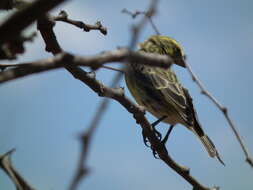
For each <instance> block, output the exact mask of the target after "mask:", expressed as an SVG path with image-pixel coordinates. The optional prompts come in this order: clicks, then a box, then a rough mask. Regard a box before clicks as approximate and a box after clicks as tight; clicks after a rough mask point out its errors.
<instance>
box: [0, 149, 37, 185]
mask: <svg viewBox="0 0 253 190" xmlns="http://www.w3.org/2000/svg"><path fill="white" fill-rule="evenodd" d="M14 151H15V149H12V150H10V151H8V152H7V153H5V154H4V155H0V168H1V169H2V170H3V171H4V172H5V173H6V174H7V175H8V176H9V177H10V179H11V181H12V182H13V183H14V184H15V186H16V189H17V190H35V189H34V188H33V187H31V185H29V184H28V183H27V182H26V180H25V179H24V178H23V177H22V175H20V174H19V172H18V171H17V170H16V169H15V168H14V167H13V166H12V163H11V160H10V155H11V154H12V153H13V152H14Z"/></svg>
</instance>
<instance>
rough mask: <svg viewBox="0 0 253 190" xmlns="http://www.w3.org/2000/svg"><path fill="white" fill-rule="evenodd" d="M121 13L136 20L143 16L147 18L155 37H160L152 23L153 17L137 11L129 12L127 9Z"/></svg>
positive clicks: (147, 13)
mask: <svg viewBox="0 0 253 190" xmlns="http://www.w3.org/2000/svg"><path fill="white" fill-rule="evenodd" d="M121 12H122V13H126V14H128V15H130V16H131V17H132V18H133V19H134V18H136V17H137V16H138V15H144V16H145V17H147V19H148V21H149V23H150V24H151V26H152V28H153V30H154V31H155V33H156V34H157V35H160V32H159V30H158V28H157V26H156V25H155V23H154V21H153V15H150V14H149V12H146V11H138V10H137V11H135V12H131V11H129V10H127V9H123V10H122V11H121Z"/></svg>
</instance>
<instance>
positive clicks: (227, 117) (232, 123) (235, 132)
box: [186, 64, 253, 167]
mask: <svg viewBox="0 0 253 190" xmlns="http://www.w3.org/2000/svg"><path fill="white" fill-rule="evenodd" d="M186 68H187V70H188V71H189V73H190V75H191V77H192V80H193V81H194V82H195V83H196V84H197V85H198V87H199V88H200V90H201V93H202V94H203V95H205V96H207V97H208V98H209V99H210V100H211V101H212V102H213V103H214V104H215V105H216V106H217V107H218V109H219V110H220V111H221V112H222V113H223V114H224V116H225V118H226V120H227V122H228V124H229V126H230V128H231V129H232V131H233V132H234V134H235V136H236V139H237V140H238V142H239V143H240V146H241V148H242V150H243V152H244V155H245V157H246V162H248V163H249V165H250V166H251V167H253V159H252V158H251V157H250V155H249V152H248V150H247V147H246V145H245V143H244V141H243V139H242V137H241V136H240V134H239V132H238V130H237V127H236V126H235V124H234V122H233V121H232V119H231V117H230V116H229V114H228V109H227V108H226V107H225V106H223V105H222V104H221V103H220V102H219V101H218V100H217V99H216V98H215V97H214V96H212V95H211V94H210V92H209V91H207V89H206V88H205V87H204V85H203V83H202V82H201V81H200V80H199V78H198V77H197V76H196V74H195V73H194V72H193V71H192V69H191V67H190V65H189V64H186Z"/></svg>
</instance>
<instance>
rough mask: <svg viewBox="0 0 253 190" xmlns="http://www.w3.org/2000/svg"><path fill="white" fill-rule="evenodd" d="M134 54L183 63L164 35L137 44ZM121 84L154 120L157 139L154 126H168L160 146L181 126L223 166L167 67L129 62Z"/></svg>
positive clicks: (176, 45) (180, 51)
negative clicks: (192, 134)
mask: <svg viewBox="0 0 253 190" xmlns="http://www.w3.org/2000/svg"><path fill="white" fill-rule="evenodd" d="M138 52H145V53H154V54H161V55H168V56H169V57H170V58H171V59H172V61H173V63H175V64H178V65H184V64H185V57H186V56H185V54H184V51H183V48H182V47H181V45H180V44H179V43H178V42H177V41H176V40H174V39H173V38H171V37H168V36H162V35H153V36H150V37H149V38H148V39H147V40H145V41H144V42H143V43H140V44H139V49H138ZM125 82H126V85H127V87H128V89H129V91H130V93H131V94H132V96H133V97H134V99H135V100H136V102H137V103H138V104H139V105H140V106H142V107H144V108H145V110H146V111H148V112H150V113H151V114H152V115H154V116H155V117H156V118H158V120H157V121H156V122H154V123H153V125H152V126H153V127H154V130H155V132H156V134H157V136H160V133H159V132H158V131H157V130H156V129H155V125H157V124H158V123H159V122H165V123H168V124H170V125H171V127H170V129H169V131H168V132H167V134H166V136H165V138H164V140H163V141H162V142H163V143H166V141H167V139H168V136H169V134H170V132H171V131H172V129H173V127H174V126H175V125H177V124H181V125H183V126H185V127H186V128H187V129H189V130H190V131H192V132H193V133H194V134H195V135H196V136H197V137H198V138H199V140H200V141H201V143H202V144H203V145H204V147H205V149H206V151H207V152H208V154H209V156H210V157H216V158H217V159H218V160H219V161H220V162H221V163H222V164H223V165H225V164H224V162H223V161H222V159H221V158H220V156H219V153H218V151H217V149H216V147H215V145H214V143H213V142H212V141H211V139H210V138H209V137H208V136H207V135H206V133H205V132H204V130H203V128H202V126H201V125H200V122H199V120H198V116H197V113H196V111H195V108H194V105H193V101H192V98H191V96H190V94H189V92H188V90H187V89H186V88H184V87H183V86H182V84H181V83H180V82H179V80H178V79H177V76H176V74H175V72H174V71H173V69H172V67H171V66H170V67H169V68H167V69H164V68H161V67H154V66H149V65H145V64H141V63H136V62H130V63H129V64H127V66H126V69H125ZM144 139H145V136H144ZM144 142H145V141H144Z"/></svg>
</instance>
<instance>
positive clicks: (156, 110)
mask: <svg viewBox="0 0 253 190" xmlns="http://www.w3.org/2000/svg"><path fill="white" fill-rule="evenodd" d="M142 106H144V107H145V109H146V110H147V111H148V112H150V113H151V114H152V115H153V116H155V117H156V118H157V119H160V118H162V117H163V116H167V118H166V119H164V120H163V121H162V122H164V123H168V124H170V125H176V124H177V123H182V121H181V118H180V117H178V115H176V114H175V113H174V112H173V111H170V109H169V108H166V110H164V107H163V106H162V105H159V104H150V103H149V104H147V105H145V104H143V103H142Z"/></svg>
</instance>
